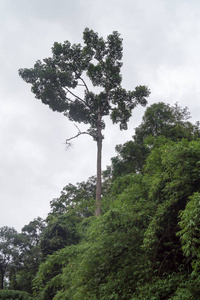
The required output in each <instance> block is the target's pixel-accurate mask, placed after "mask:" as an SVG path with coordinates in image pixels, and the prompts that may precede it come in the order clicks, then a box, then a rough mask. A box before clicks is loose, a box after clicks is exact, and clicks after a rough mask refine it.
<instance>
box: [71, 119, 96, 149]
mask: <svg viewBox="0 0 200 300" xmlns="http://www.w3.org/2000/svg"><path fill="white" fill-rule="evenodd" d="M74 126H75V127H76V128H77V130H78V133H77V134H76V135H75V136H72V137H71V138H69V139H66V145H67V147H70V146H71V143H70V141H71V140H73V139H75V138H77V137H79V136H80V135H82V134H88V135H90V136H91V137H93V136H92V135H91V134H90V133H89V132H87V131H81V130H80V129H79V128H78V126H77V125H76V124H74Z"/></svg>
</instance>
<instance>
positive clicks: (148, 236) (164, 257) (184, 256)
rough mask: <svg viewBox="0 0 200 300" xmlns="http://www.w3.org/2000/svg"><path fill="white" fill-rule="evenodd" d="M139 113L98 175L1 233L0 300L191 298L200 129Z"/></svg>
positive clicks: (199, 284) (157, 112)
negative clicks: (99, 193) (18, 228)
mask: <svg viewBox="0 0 200 300" xmlns="http://www.w3.org/2000/svg"><path fill="white" fill-rule="evenodd" d="M189 118H190V113H189V112H188V109H187V108H182V107H180V106H179V105H178V104H174V106H171V105H169V104H166V103H163V102H159V103H155V104H153V105H151V106H149V107H147V109H146V111H145V113H144V116H143V118H142V122H141V124H140V125H139V126H138V127H137V128H136V129H135V131H134V132H133V133H132V134H134V135H133V137H132V139H131V140H130V141H127V142H126V143H125V144H123V145H117V146H116V153H117V154H116V157H113V158H112V159H111V165H110V166H108V167H107V169H106V170H104V171H103V172H102V178H103V180H102V200H101V201H102V203H101V215H100V216H98V217H96V216H95V201H96V200H95V195H96V176H94V177H91V178H89V179H88V180H87V181H85V182H81V183H77V184H76V185H73V184H68V185H66V186H65V187H64V188H63V190H62V191H61V195H60V196H59V197H58V198H56V199H53V200H52V201H51V202H50V212H49V213H48V216H47V218H46V219H45V220H42V219H41V218H39V217H38V218H36V219H34V220H33V221H31V222H30V223H29V224H28V225H25V226H24V227H23V228H22V230H21V232H20V233H19V232H17V231H16V230H15V229H14V228H10V227H7V226H4V227H2V228H0V278H1V290H0V299H26V300H29V299H41V300H51V299H54V300H58V299H80V300H82V299H92V300H95V299H105V300H108V299H127V300H128V299H131V300H136V299H142V300H144V299H154V300H157V299H158V300H159V299H162V300H164V299H177V300H180V299H188V300H192V299H194V300H196V299H200V296H199V295H200V126H199V123H198V122H197V123H196V124H193V123H192V122H190V121H189Z"/></svg>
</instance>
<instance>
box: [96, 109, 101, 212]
mask: <svg viewBox="0 0 200 300" xmlns="http://www.w3.org/2000/svg"><path fill="white" fill-rule="evenodd" d="M101 157H102V133H101V114H100V113H99V114H98V122H97V185H96V210H95V216H96V217H98V216H100V215H101Z"/></svg>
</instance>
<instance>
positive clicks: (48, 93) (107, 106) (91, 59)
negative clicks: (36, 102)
mask: <svg viewBox="0 0 200 300" xmlns="http://www.w3.org/2000/svg"><path fill="white" fill-rule="evenodd" d="M83 42H84V46H82V45H81V44H73V45H71V43H70V42H69V41H65V42H64V43H63V44H61V43H54V45H53V47H52V54H53V55H52V57H51V58H46V59H44V60H43V62H41V61H37V62H36V63H35V65H34V67H33V68H31V69H20V70H19V75H20V76H21V77H22V78H23V79H24V80H25V81H26V82H27V83H30V84H31V85H32V92H33V93H34V94H35V97H36V98H37V99H40V100H41V101H42V102H43V103H44V104H47V105H49V107H50V108H51V109H52V110H53V111H58V112H62V113H64V115H65V116H67V117H68V118H69V119H70V120H71V121H75V122H78V123H85V124H89V125H90V127H89V129H88V130H87V131H86V132H82V131H81V130H80V129H79V128H78V127H77V129H78V133H77V135H76V136H75V137H78V136H80V135H81V134H89V135H91V136H92V137H93V139H94V140H95V141H96V142H97V185H96V210H95V215H96V216H99V215H100V213H101V158H102V140H103V135H102V130H103V129H104V128H105V122H104V120H103V117H104V116H107V115H109V116H110V117H111V119H112V121H113V123H119V124H120V129H121V130H123V129H127V122H128V120H129V118H130V117H131V112H132V109H133V108H135V107H136V106H137V105H138V104H141V105H143V106H145V105H146V103H147V101H146V97H148V96H149V93H150V91H149V90H148V88H147V87H146V86H138V87H136V88H135V90H133V91H127V90H125V89H123V88H122V87H121V81H122V76H121V74H120V70H121V67H122V62H121V59H122V39H121V38H120V35H119V33H118V32H117V31H114V32H113V33H112V34H110V35H108V37H107V40H104V39H103V38H102V37H99V36H98V34H97V33H95V32H94V31H93V30H90V29H88V28H86V29H85V30H84V32H83ZM87 79H88V80H90V82H89V83H88V82H87ZM91 84H92V85H91ZM90 86H93V87H96V88H97V92H98V93H97V94H96V93H94V92H93V91H91V90H90ZM74 89H75V92H74V91H73V90H74ZM72 138H74V137H72ZM72 138H69V139H67V143H69V141H70V140H71V139H72Z"/></svg>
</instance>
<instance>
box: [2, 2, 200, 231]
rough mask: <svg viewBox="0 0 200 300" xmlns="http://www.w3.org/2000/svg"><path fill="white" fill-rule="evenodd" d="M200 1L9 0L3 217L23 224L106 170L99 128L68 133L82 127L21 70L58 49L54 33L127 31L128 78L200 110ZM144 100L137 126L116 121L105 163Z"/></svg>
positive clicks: (108, 134) (6, 222) (77, 38)
mask: <svg viewBox="0 0 200 300" xmlns="http://www.w3.org/2000/svg"><path fill="white" fill-rule="evenodd" d="M199 16H200V2H199V1H198V0H190V1H189V0H173V1H172V0H123V1H119V0H74V1H71V0H32V1H28V0H0V28H1V31H0V70H1V72H0V227H1V226H13V227H15V228H16V229H17V230H20V229H21V228H22V227H23V226H24V225H26V224H28V223H29V222H30V221H32V220H33V219H34V218H36V217H38V216H40V217H42V218H45V217H46V215H47V213H48V212H49V211H50V205H49V203H50V201H51V200H52V199H53V198H57V197H59V196H60V192H61V190H62V188H63V187H64V186H65V185H66V184H68V183H73V184H75V183H76V182H81V181H85V180H87V178H88V177H89V176H92V175H95V173H96V144H95V143H94V142H93V141H92V140H91V138H90V137H89V136H81V137H79V139H78V140H74V142H73V147H72V148H71V149H69V150H66V146H65V140H66V138H69V137H71V136H73V135H74V134H76V128H75V126H74V125H73V123H71V122H70V121H68V120H67V118H66V117H64V116H63V115H62V114H59V113H55V112H52V111H51V110H50V109H49V107H48V106H45V105H44V104H42V102H41V101H40V100H37V99H35V98H34V95H33V94H32V93H31V90H30V88H31V87H30V85H28V84H26V83H25V82H24V81H23V80H22V79H21V78H20V77H19V75H18V69H19V68H31V67H33V65H34V63H35V61H36V60H38V59H43V58H46V57H49V56H50V55H51V47H52V45H53V43H54V42H55V41H56V42H63V41H65V40H69V41H70V42H71V43H82V33H83V31H84V29H85V27H89V28H91V29H93V30H94V31H95V32H98V33H99V35H100V36H103V37H106V36H107V35H109V34H111V33H112V32H113V31H114V30H116V31H118V32H119V33H120V34H121V36H122V38H123V48H124V51H123V68H122V75H123V86H124V87H125V88H126V89H129V90H131V89H134V88H135V86H137V85H147V86H148V87H149V88H150V89H151V96H150V98H149V101H148V102H149V103H148V105H151V104H153V103H155V102H158V101H164V102H166V103H169V104H171V105H173V104H174V103H175V102H178V103H179V105H180V106H183V107H184V106H188V108H189V111H190V112H191V115H192V119H191V121H192V122H196V121H198V120H200V116H199V114H200V101H199V99H200V89H199V80H200V68H199V64H200V19H199ZM144 110H145V109H144V108H140V107H137V108H136V109H135V110H134V111H133V116H132V118H131V120H130V122H129V129H128V130H127V131H123V132H120V130H119V127H118V125H114V126H113V125H112V124H111V122H108V123H107V130H106V131H105V140H104V145H103V168H105V167H106V165H109V164H110V158H111V157H113V156H114V155H115V146H116V145H117V144H120V143H124V142H126V141H128V140H130V139H131V137H132V135H133V134H134V128H135V127H137V126H138V125H139V124H140V123H141V119H142V116H143V113H144Z"/></svg>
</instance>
